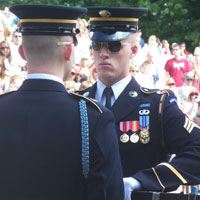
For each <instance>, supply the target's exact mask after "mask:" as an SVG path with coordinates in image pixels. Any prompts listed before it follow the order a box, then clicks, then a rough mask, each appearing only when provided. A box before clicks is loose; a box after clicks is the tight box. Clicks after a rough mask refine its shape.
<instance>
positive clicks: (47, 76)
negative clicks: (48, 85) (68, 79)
mask: <svg viewBox="0 0 200 200" xmlns="http://www.w3.org/2000/svg"><path fill="white" fill-rule="evenodd" d="M27 79H48V80H52V81H56V82H59V83H61V84H63V81H62V79H61V78H60V77H58V76H54V75H52V74H42V73H36V74H28V75H27Z"/></svg>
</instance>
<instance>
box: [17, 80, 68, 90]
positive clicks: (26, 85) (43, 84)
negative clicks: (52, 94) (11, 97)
mask: <svg viewBox="0 0 200 200" xmlns="http://www.w3.org/2000/svg"><path fill="white" fill-rule="evenodd" d="M34 90H35V91H57V92H66V89H65V87H64V85H63V84H61V83H59V82H57V81H53V80H47V79H26V80H25V81H24V82H23V84H22V86H21V87H20V88H19V91H34Z"/></svg>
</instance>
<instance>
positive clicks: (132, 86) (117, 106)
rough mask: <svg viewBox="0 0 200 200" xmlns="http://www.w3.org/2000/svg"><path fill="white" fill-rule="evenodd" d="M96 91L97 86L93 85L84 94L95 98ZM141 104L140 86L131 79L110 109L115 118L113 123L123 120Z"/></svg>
mask: <svg viewBox="0 0 200 200" xmlns="http://www.w3.org/2000/svg"><path fill="white" fill-rule="evenodd" d="M96 89H97V84H96V83H95V84H94V85H93V86H92V87H91V88H88V89H87V90H86V92H85V94H86V93H87V94H88V96H89V97H91V98H95V93H96ZM141 102H142V98H141V92H140V85H139V84H138V83H137V82H136V80H135V79H134V78H132V79H131V81H130V82H129V84H128V85H127V86H126V88H125V89H124V91H123V92H122V93H121V94H120V96H119V97H118V99H117V100H116V101H115V103H114V104H113V106H112V108H111V111H112V112H113V114H114V116H115V121H116V122H119V121H121V120H123V118H125V117H126V116H127V115H128V114H129V113H130V112H133V111H134V110H136V109H137V108H138V106H139V105H140V104H141Z"/></svg>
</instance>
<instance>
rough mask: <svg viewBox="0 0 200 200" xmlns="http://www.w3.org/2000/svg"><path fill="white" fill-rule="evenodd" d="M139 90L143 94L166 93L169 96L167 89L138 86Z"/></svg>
mask: <svg viewBox="0 0 200 200" xmlns="http://www.w3.org/2000/svg"><path fill="white" fill-rule="evenodd" d="M140 90H141V92H143V93H145V94H167V95H168V96H169V92H168V91H167V90H159V89H149V88H144V87H140Z"/></svg>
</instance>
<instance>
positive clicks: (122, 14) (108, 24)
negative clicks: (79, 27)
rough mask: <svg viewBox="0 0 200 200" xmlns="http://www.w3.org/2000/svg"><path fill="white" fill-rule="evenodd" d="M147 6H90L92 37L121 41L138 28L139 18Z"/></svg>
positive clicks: (92, 38) (93, 39)
mask: <svg viewBox="0 0 200 200" xmlns="http://www.w3.org/2000/svg"><path fill="white" fill-rule="evenodd" d="M147 11H148V9H147V8H119V7H88V12H87V15H88V16H89V17H90V24H89V30H90V32H91V33H90V39H91V40H92V41H120V40H123V39H126V38H127V37H128V36H129V35H130V33H134V32H136V31H137V30H138V21H139V18H140V17H141V16H142V15H144V14H145V13H146V12H147Z"/></svg>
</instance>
